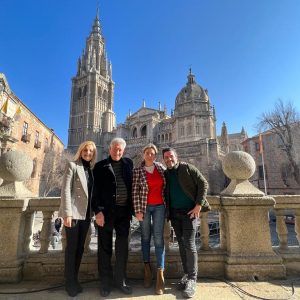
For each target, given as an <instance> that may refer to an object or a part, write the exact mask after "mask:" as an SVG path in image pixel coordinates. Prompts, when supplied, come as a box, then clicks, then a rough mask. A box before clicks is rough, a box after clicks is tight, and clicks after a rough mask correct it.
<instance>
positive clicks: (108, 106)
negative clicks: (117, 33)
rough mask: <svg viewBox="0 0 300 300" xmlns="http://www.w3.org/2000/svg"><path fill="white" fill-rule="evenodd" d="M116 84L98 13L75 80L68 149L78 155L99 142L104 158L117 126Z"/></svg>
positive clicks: (98, 145)
mask: <svg viewBox="0 0 300 300" xmlns="http://www.w3.org/2000/svg"><path fill="white" fill-rule="evenodd" d="M113 104H114V82H113V80H112V65H111V63H110V62H108V59H107V54H106V50H105V41H104V37H103V35H102V31H101V26H100V21H99V16H98V11H97V14H96V18H95V20H94V23H93V26H92V30H91V33H90V35H89V36H88V38H87V40H86V47H85V49H84V50H83V53H82V55H81V57H79V59H78V66H77V74H76V76H75V77H73V78H72V91H71V104H70V117H69V134H68V149H69V150H70V151H72V152H75V151H76V150H77V148H78V146H79V145H80V144H81V143H82V142H83V141H86V140H92V141H94V142H95V144H96V146H97V149H98V152H99V157H102V152H103V147H104V140H106V138H105V136H107V135H108V136H110V135H111V133H112V132H113V130H114V129H115V127H116V116H115V113H114V111H113Z"/></svg>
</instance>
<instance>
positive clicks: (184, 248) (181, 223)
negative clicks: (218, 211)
mask: <svg viewBox="0 0 300 300" xmlns="http://www.w3.org/2000/svg"><path fill="white" fill-rule="evenodd" d="M190 210H191V209H171V215H170V220H171V224H172V226H173V229H174V231H175V234H176V238H177V241H178V246H179V252H180V257H181V262H182V266H183V271H184V273H185V274H188V278H189V279H193V280H197V273H198V254H197V248H196V232H197V219H195V218H193V219H191V218H190V216H189V215H188V214H187V213H188V212H189V211H190Z"/></svg>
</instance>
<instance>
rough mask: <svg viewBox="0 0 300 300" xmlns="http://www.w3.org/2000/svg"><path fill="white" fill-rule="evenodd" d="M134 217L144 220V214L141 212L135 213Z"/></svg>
mask: <svg viewBox="0 0 300 300" xmlns="http://www.w3.org/2000/svg"><path fill="white" fill-rule="evenodd" d="M135 217H136V218H137V219H138V221H140V222H141V221H143V220H144V214H143V213H142V212H138V213H136V214H135Z"/></svg>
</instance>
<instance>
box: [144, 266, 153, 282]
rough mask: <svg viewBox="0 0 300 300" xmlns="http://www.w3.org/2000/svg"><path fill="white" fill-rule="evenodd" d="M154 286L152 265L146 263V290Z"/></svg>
mask: <svg viewBox="0 0 300 300" xmlns="http://www.w3.org/2000/svg"><path fill="white" fill-rule="evenodd" d="M151 284H152V271H151V266H150V263H145V266H144V288H149V287H150V286H151Z"/></svg>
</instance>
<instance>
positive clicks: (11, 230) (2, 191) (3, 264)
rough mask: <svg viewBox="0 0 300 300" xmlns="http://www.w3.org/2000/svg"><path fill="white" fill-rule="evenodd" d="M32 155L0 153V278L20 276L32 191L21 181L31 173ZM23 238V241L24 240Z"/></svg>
mask: <svg viewBox="0 0 300 300" xmlns="http://www.w3.org/2000/svg"><path fill="white" fill-rule="evenodd" d="M32 168H33V163H32V159H30V157H28V156H27V155H26V154H24V153H23V152H21V151H8V152H6V153H3V154H2V155H1V156H0V178H1V179H2V180H3V182H2V184H1V186H0V227H1V228H2V231H1V240H0V253H1V255H0V282H17V281H20V280H21V279H22V274H23V266H24V261H25V257H26V256H25V255H24V243H27V240H28V239H27V235H28V233H25V230H26V226H25V224H26V220H25V219H26V211H27V208H28V197H31V196H32V194H31V192H30V191H29V190H28V189H27V188H26V187H25V186H24V184H23V181H24V180H26V179H27V178H29V177H30V174H31V172H32ZM25 241H26V242H25Z"/></svg>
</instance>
